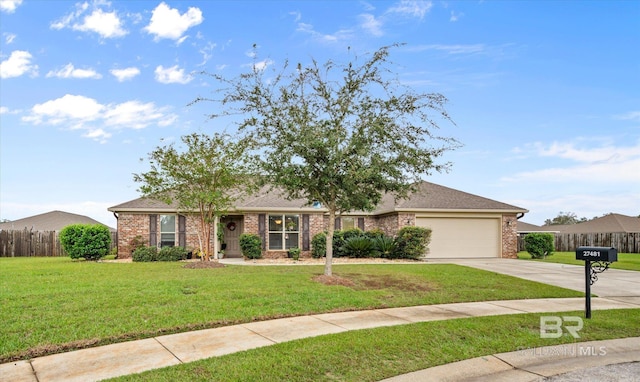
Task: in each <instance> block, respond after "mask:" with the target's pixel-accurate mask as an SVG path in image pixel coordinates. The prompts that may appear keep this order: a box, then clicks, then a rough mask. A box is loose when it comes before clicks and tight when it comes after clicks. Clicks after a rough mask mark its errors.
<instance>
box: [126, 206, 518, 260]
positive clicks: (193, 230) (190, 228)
mask: <svg viewBox="0 0 640 382" xmlns="http://www.w3.org/2000/svg"><path fill="white" fill-rule="evenodd" d="M265 215H268V214H265ZM258 216H259V214H257V213H247V214H245V215H244V219H243V220H244V221H243V233H253V234H256V235H259V230H258V219H259V218H258ZM157 218H158V222H157V227H158V233H157V235H158V242H159V239H160V232H159V230H160V221H159V219H160V215H159V214H158V215H157ZM364 222H365V230H367V231H370V230H372V229H376V228H377V229H380V230H382V231H383V232H384V233H385V235H388V236H395V235H396V234H397V233H398V230H399V229H400V228H402V227H404V226H406V225H411V226H413V225H415V222H416V217H415V214H411V213H400V214H388V215H383V216H376V217H370V216H366V217H365V221H364ZM199 224H200V223H199V220H198V217H197V216H196V215H188V216H187V217H186V235H185V238H186V247H187V249H188V250H193V249H195V248H199V247H200V245H199V242H198V227H199ZM328 224H329V218H328V217H327V216H325V215H324V214H322V213H318V214H309V241H310V242H311V239H312V238H313V236H314V235H316V234H318V233H320V232H323V231H325V230H327V229H328ZM331 224H334V222H331ZM176 228H177V221H176ZM138 236H139V237H140V238H141V240H142V242H143V243H144V244H145V245H148V244H149V215H148V214H133V213H120V214H119V215H118V257H119V258H130V257H131V254H132V252H133V249H134V248H133V246H132V244H133V241H134V239H135V238H136V237H138ZM266 236H267V241H268V235H266ZM299 237H300V243H299V246H300V248H302V232H301V233H300V236H299ZM177 240H178V236H177V232H176V241H177ZM210 240H211V243H212V245H213V229H212V230H211V238H210ZM266 248H269V243H268V242H267V243H266ZM517 254H518V233H517V219H516V215H515V214H509V215H503V217H502V257H503V258H511V259H515V258H517ZM263 256H264V257H265V258H282V257H287V252H286V251H282V250H280V251H269V250H267V251H263ZM300 257H303V258H310V257H311V251H310V250H309V251H302V252H301V253H300Z"/></svg>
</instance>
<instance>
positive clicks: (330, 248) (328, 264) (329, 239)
mask: <svg viewBox="0 0 640 382" xmlns="http://www.w3.org/2000/svg"><path fill="white" fill-rule="evenodd" d="M335 221H336V210H335V209H333V208H331V209H329V227H328V229H327V242H326V245H327V255H326V259H325V263H324V274H325V276H333V272H332V270H331V265H332V262H333V231H334V230H335V227H334V224H335Z"/></svg>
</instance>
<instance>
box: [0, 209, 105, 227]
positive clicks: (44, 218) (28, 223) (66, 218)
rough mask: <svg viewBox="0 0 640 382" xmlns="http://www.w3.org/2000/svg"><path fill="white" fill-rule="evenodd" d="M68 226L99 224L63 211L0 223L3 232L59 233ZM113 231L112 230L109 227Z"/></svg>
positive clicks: (86, 217)
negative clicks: (24, 230) (25, 230)
mask: <svg viewBox="0 0 640 382" xmlns="http://www.w3.org/2000/svg"><path fill="white" fill-rule="evenodd" d="M70 224H101V225H104V224H102V223H100V222H99V221H97V220H94V219H92V218H90V217H88V216H84V215H78V214H72V213H70V212H64V211H50V212H45V213H43V214H39V215H34V216H30V217H26V218H22V219H18V220H13V221H10V222H5V223H0V229H4V230H23V229H28V230H33V231H60V230H62V229H63V228H64V227H66V226H68V225H70ZM109 229H111V230H113V228H111V227H109Z"/></svg>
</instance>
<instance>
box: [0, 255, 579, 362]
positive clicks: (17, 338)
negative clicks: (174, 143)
mask: <svg viewBox="0 0 640 382" xmlns="http://www.w3.org/2000/svg"><path fill="white" fill-rule="evenodd" d="M183 265H184V264H183V263H96V262H74V261H71V260H70V259H69V258H0V286H1V288H0V304H1V306H2V309H1V310H0V322H2V325H0V362H6V361H8V360H12V359H26V358H30V357H36V356H40V355H43V354H50V353H55V352H61V351H68V350H72V349H76V348H82V347H89V346H97V345H104V344H108V343H114V342H120V341H126V340H131V339H139V338H148V337H152V336H156V335H159V334H166V333H175V332H181V331H188V330H193V329H201V328H211V327H217V326H226V325H231V324H237V323H242V322H251V321H255V320H267V319H272V318H278V317H286V316H296V315H304V314H312V313H320V312H337V311H346V310H359V309H371V308H386V307H398V306H411V305H426V304H439V303H450V302H464V301H486V300H503V299H504V300H509V299H523V298H545V297H579V296H582V295H583V294H582V293H580V292H576V291H572V290H567V289H562V288H557V287H553V286H549V285H545V284H540V283H535V282H531V281H527V280H522V279H518V278H514V277H510V276H505V275H499V274H495V273H490V272H485V271H482V270H477V269H473V268H467V267H462V266H456V265H449V264H407V265H400V264H387V265H334V273H335V274H336V275H338V276H342V277H344V278H346V279H348V280H350V281H351V282H352V283H353V285H351V286H340V285H332V286H328V285H324V284H320V283H318V282H316V281H314V280H313V278H314V277H315V276H317V275H320V274H322V272H323V266H302V265H297V266H259V267H253V266H227V267H225V268H217V269H187V268H184V267H183Z"/></svg>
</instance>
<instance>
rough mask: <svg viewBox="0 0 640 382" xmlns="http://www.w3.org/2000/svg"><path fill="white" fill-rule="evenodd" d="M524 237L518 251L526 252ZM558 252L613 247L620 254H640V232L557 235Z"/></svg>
mask: <svg viewBox="0 0 640 382" xmlns="http://www.w3.org/2000/svg"><path fill="white" fill-rule="evenodd" d="M524 236H525V235H521V236H518V250H519V251H524ZM554 236H555V240H554V243H555V247H556V249H555V250H556V252H574V251H575V250H576V248H577V247H580V246H589V247H613V248H615V249H617V250H618V253H640V232H634V233H625V232H619V233H556V234H555V235H554Z"/></svg>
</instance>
